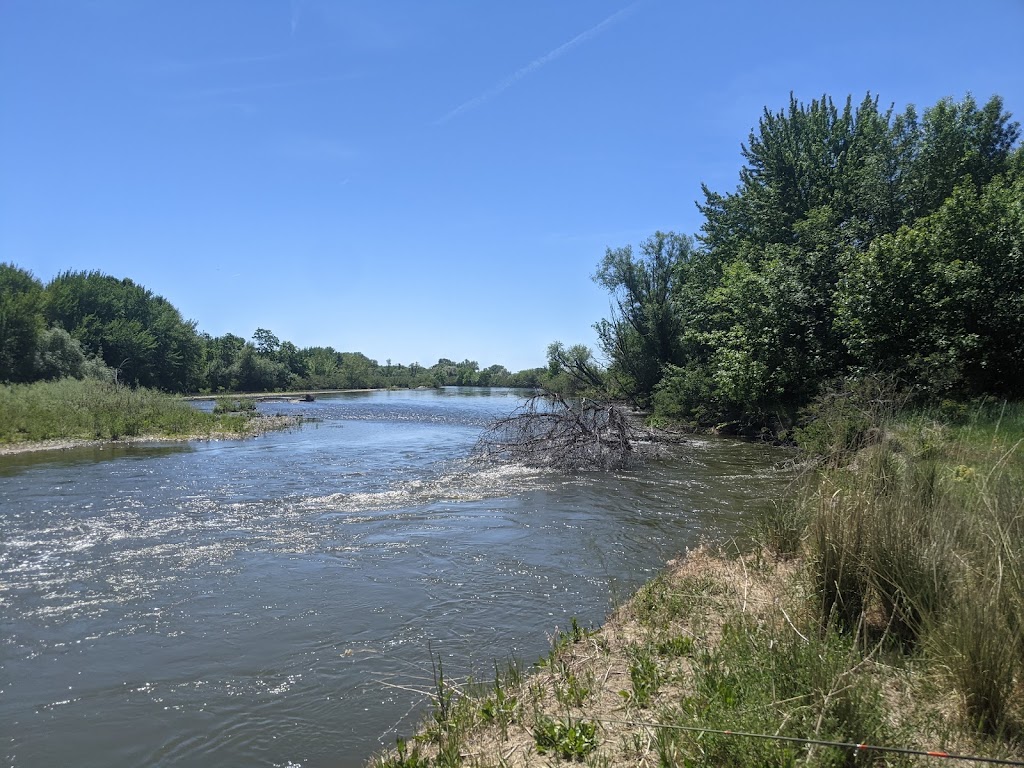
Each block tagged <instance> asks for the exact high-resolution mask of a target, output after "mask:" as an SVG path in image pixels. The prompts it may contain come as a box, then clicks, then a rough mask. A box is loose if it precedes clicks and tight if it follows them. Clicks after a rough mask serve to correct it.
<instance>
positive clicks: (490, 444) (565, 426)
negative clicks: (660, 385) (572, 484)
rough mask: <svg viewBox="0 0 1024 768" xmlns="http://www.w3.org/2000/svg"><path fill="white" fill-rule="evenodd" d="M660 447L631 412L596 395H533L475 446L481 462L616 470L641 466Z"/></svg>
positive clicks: (476, 455) (499, 420)
mask: <svg viewBox="0 0 1024 768" xmlns="http://www.w3.org/2000/svg"><path fill="white" fill-rule="evenodd" d="M656 451H657V448H656V446H655V443H654V441H653V434H652V432H651V431H650V430H648V429H646V428H645V427H643V426H642V425H641V424H639V423H638V420H637V419H636V417H635V416H634V415H633V414H631V413H630V412H629V411H628V410H626V409H625V408H623V407H622V406H620V405H617V404H615V403H610V402H607V401H602V400H594V399H593V398H566V397H563V396H562V395H558V394H554V393H550V392H546V393H543V394H538V395H534V396H533V397H531V398H529V399H528V400H527V401H526V402H525V403H524V404H523V405H522V406H520V407H519V408H517V409H516V410H515V411H513V412H512V413H511V414H509V415H508V416H505V417H504V418H501V419H498V420H496V421H495V422H494V423H492V424H491V426H490V427H489V429H488V430H487V431H486V432H485V433H484V434H483V436H482V437H481V438H480V440H479V442H478V443H477V445H476V449H475V450H474V457H475V458H476V459H477V460H480V461H507V462H514V463H517V464H525V465H527V466H533V467H553V468H556V469H562V470H606V471H607V470H614V469H626V468H629V467H633V466H636V465H637V464H640V463H642V462H643V461H644V459H646V458H647V457H649V456H650V455H651V454H653V453H655V452H656Z"/></svg>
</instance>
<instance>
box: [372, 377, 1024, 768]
mask: <svg viewBox="0 0 1024 768" xmlns="http://www.w3.org/2000/svg"><path fill="white" fill-rule="evenodd" d="M859 397H860V396H859V395H857V394H856V393H849V394H848V395H847V396H844V397H843V398H841V399H840V400H838V401H837V402H836V403H833V404H831V405H830V406H829V407H828V408H827V409H823V410H822V411H821V412H819V414H818V418H817V419H816V420H815V421H813V422H812V423H811V424H809V425H808V426H807V427H805V429H804V432H803V434H801V435H799V436H798V439H800V440H802V441H803V442H804V444H805V445H808V446H809V445H813V446H815V450H814V453H815V455H816V456H818V462H817V464H816V466H815V467H810V468H809V471H808V472H807V473H806V474H805V475H804V476H803V478H802V481H801V482H798V483H795V484H794V487H793V489H792V491H791V493H790V494H788V495H787V496H786V498H784V499H780V500H779V502H778V503H777V504H776V505H775V507H774V508H773V509H772V510H771V511H769V512H767V513H765V514H764V515H762V516H760V517H759V519H758V520H757V521H756V526H755V530H756V534H755V538H756V548H755V549H754V551H753V552H752V553H751V554H744V555H743V556H739V555H737V554H736V553H735V552H733V553H731V554H724V553H722V552H719V551H715V550H711V549H708V548H703V549H699V550H696V551H694V552H692V553H690V554H689V555H688V556H687V557H686V558H685V559H683V560H682V561H681V562H677V563H670V564H669V567H668V569H667V570H666V571H665V572H664V573H662V574H661V575H660V576H658V577H657V578H656V579H654V580H653V581H652V582H650V583H649V584H647V585H646V586H645V587H643V588H642V589H641V590H640V591H639V592H638V593H637V594H636V595H635V596H634V597H633V598H632V599H631V600H629V601H628V602H627V603H625V604H624V605H623V606H622V607H621V608H620V609H619V610H618V611H616V612H615V613H614V614H613V615H612V616H610V617H609V619H608V621H607V622H606V623H605V624H604V626H602V627H601V628H599V629H597V630H595V631H587V630H584V629H582V628H580V627H578V626H576V625H575V624H573V625H572V626H570V627H567V628H563V630H562V632H561V633H560V634H558V635H557V636H556V637H554V638H552V639H551V650H550V652H549V654H548V655H547V656H546V657H544V658H542V659H541V660H540V661H539V662H538V663H537V664H536V665H535V666H534V667H533V668H532V669H531V670H529V672H526V671H523V670H521V669H519V668H514V667H507V666H506V668H504V669H500V668H499V669H496V670H495V675H494V680H493V682H491V683H483V684H480V683H477V684H473V683H463V684H454V683H452V682H451V681H450V680H447V679H445V678H444V677H443V674H441V671H442V670H440V668H438V669H437V670H435V680H434V686H433V690H431V691H429V692H425V695H427V696H428V697H429V699H430V702H431V709H430V711H429V712H428V714H427V717H426V718H425V719H424V722H423V724H422V725H421V727H420V728H419V730H418V733H417V734H416V735H415V737H414V738H413V739H411V740H409V741H408V742H405V743H401V742H400V743H399V744H398V745H397V748H396V749H393V750H391V751H389V752H387V753H383V754H381V755H379V756H377V757H376V758H375V759H374V761H373V764H374V765H376V766H378V767H379V768H399V767H401V766H406V767H409V766H427V765H431V766H433V765H438V766H454V765H467V766H492V765H493V766H499V765H500V766H509V767H511V766H530V765H536V764H538V761H540V762H544V761H546V760H550V761H552V762H554V761H557V760H558V759H565V760H578V761H582V762H585V763H586V764H587V765H594V766H606V767H614V766H637V765H651V766H654V765H662V766H675V765H687V766H718V765H730V766H750V768H754V766H762V765H792V764H796V763H800V764H802V765H814V766H825V765H829V766H831V765H842V764H852V762H853V761H856V760H859V759H860V756H861V755H862V754H863V753H864V752H866V751H871V752H872V758H871V759H873V760H878V761H885V764H901V765H906V764H918V763H915V762H913V760H915V759H918V758H914V757H912V756H911V754H910V753H908V750H909V751H910V752H911V753H912V752H916V753H917V754H918V756H919V758H920V759H926V758H925V753H926V752H929V751H933V752H941V753H949V754H953V755H974V756H983V757H987V758H997V759H1002V760H1009V761H1018V762H1011V764H1022V765H1024V455H1022V449H1021V447H1022V445H1024V407H1022V406H1020V405H1012V404H1011V405H1006V404H998V403H995V404H992V403H989V404H981V405H978V406H977V407H975V408H973V409H971V408H967V407H963V408H952V407H950V406H945V407H944V408H943V409H942V411H941V412H936V413H919V412H918V413H899V414H895V413H892V412H891V408H890V406H889V405H885V404H884V403H885V401H883V400H880V399H878V398H875V397H873V396H865V397H864V398H863V399H859ZM824 742H830V743H824ZM839 743H842V744H848V745H850V746H845V747H844V746H837V744H839ZM865 744H866V745H870V747H872V749H871V750H868V749H867V748H865V747H860V746H858V745H865ZM874 747H879V748H882V747H895V748H898V749H899V750H902V752H895V751H888V752H887V751H885V750H883V749H877V750H875V749H874ZM953 762H954V763H955V764H964V765H966V764H967V763H966V762H963V763H959V762H958V761H953ZM920 764H924V763H920Z"/></svg>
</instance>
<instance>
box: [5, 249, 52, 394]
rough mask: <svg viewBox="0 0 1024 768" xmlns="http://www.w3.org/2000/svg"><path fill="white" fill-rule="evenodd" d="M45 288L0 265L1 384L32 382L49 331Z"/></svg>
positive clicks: (23, 273)
mask: <svg viewBox="0 0 1024 768" xmlns="http://www.w3.org/2000/svg"><path fill="white" fill-rule="evenodd" d="M42 296H43V286H42V283H40V282H39V281H38V280H36V279H35V277H33V276H32V274H31V273H30V272H27V271H25V270H23V269H19V268H18V267H16V266H14V265H13V264H6V263H0V382H4V381H10V382H26V381H32V380H33V379H34V378H35V376H36V372H35V361H36V350H37V347H38V344H39V337H40V335H41V334H42V333H44V328H45V327H46V325H45V321H44V318H43V313H42Z"/></svg>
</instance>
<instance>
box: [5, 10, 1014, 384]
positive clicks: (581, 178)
mask: <svg viewBox="0 0 1024 768" xmlns="http://www.w3.org/2000/svg"><path fill="white" fill-rule="evenodd" d="M1022 41H1024V0H978V1H977V2H973V3H969V4H965V3H963V2H952V1H951V0H938V2H935V1H934V0H933V1H931V2H919V1H918V0H910V1H907V2H892V0H889V1H888V2H884V3H882V2H873V1H871V2H861V3H832V2H822V0H818V1H817V2H799V3H764V2H721V1H720V2H708V3H684V2H681V0H680V1H678V2H677V1H675V0H637V2H632V3H629V2H622V1H621V0H620V1H616V2H611V1H609V0H588V2H553V1H552V0H546V1H544V2H540V1H535V0H520V1H519V2H504V3H487V2H479V1H477V0H472V1H471V0H459V1H455V0H437V1H436V2H428V1H427V0H414V1H400V0H394V1H389V2H384V1H378V0H372V1H370V0H367V1H366V2H348V1H343V0H336V1H335V0H222V1H216V0H175V1H174V2H156V1H155V0H78V1H77V2H74V1H73V0H0V261H6V262H13V263H15V264H17V265H18V266H20V267H23V268H25V269H29V270H31V271H32V272H33V273H34V274H35V275H36V276H37V277H39V278H40V279H43V280H48V279H50V278H51V277H53V275H55V274H56V273H58V272H60V271H63V270H68V269H70V270H82V269H98V270H100V271H102V272H105V273H108V274H112V275H115V276H117V277H130V278H132V279H133V280H135V281H136V282H138V283H141V284H142V285H144V286H146V287H147V288H148V289H150V290H152V291H153V292H154V293H157V294H160V295H162V296H165V297H166V298H167V299H169V300H170V301H171V302H172V303H174V304H175V306H177V307H178V308H179V309H180V310H181V311H182V314H183V315H184V316H185V317H186V318H190V319H193V320H195V321H196V322H197V324H198V327H199V329H200V330H202V331H206V332H208V333H211V334H213V335H220V334H223V333H227V332H231V333H235V334H238V335H241V336H245V337H249V336H251V334H252V333H253V331H254V330H255V329H256V328H257V327H265V328H269V329H271V330H272V331H274V332H275V333H276V334H277V335H278V336H279V337H280V338H282V339H288V340H291V341H294V342H295V343H296V344H298V345H299V346H309V345H331V346H334V347H335V348H336V349H339V350H344V351H362V352H365V353H366V354H368V355H369V356H370V357H373V358H375V359H378V360H379V361H381V362H383V361H384V360H385V359H387V358H391V359H392V360H394V361H395V362H403V363H410V362H413V361H416V362H419V363H421V364H425V365H430V364H432V363H434V362H436V360H437V359H438V358H439V357H441V356H445V357H451V358H455V359H457V360H462V359H464V358H469V359H474V360H477V361H478V362H479V363H480V364H481V366H486V365H490V364H493V363H501V364H503V365H506V366H508V367H509V368H511V369H513V370H517V369H521V368H525V367H532V366H536V365H542V364H543V363H544V352H545V348H546V346H547V344H548V343H549V342H551V341H553V340H556V339H557V340H561V341H563V342H565V343H576V342H583V343H588V344H592V343H593V342H594V340H595V339H594V333H593V330H592V328H591V325H592V323H593V322H594V321H595V320H597V319H599V318H600V317H602V316H604V315H605V314H607V311H608V300H607V297H606V296H605V295H604V294H603V292H602V291H601V289H600V288H599V287H598V286H597V285H595V284H594V283H593V282H592V281H591V280H590V275H591V274H593V272H594V270H595V267H596V265H597V263H598V261H599V260H600V259H601V257H602V255H603V254H604V250H605V248H607V247H618V246H622V245H627V244H633V245H636V244H637V243H639V242H640V241H641V240H643V239H644V238H645V237H646V236H648V235H649V234H650V233H652V232H653V231H654V230H656V229H662V230H676V231H680V232H685V233H691V234H692V233H694V232H696V231H697V230H698V228H699V226H700V217H699V214H698V212H697V210H696V208H695V205H694V201H696V200H697V199H698V198H699V196H700V184H701V182H705V183H707V184H708V185H709V186H710V187H711V188H712V189H715V190H718V191H729V190H732V189H733V188H734V187H735V185H736V181H737V176H738V171H739V167H740V162H741V158H740V142H741V141H744V140H745V139H746V137H747V135H748V133H749V132H750V130H751V128H752V127H754V126H755V125H756V123H757V119H758V117H759V115H760V114H761V111H762V109H763V108H764V107H765V106H768V107H769V108H771V109H772V110H776V109H779V108H782V107H783V106H784V105H785V104H786V103H787V100H788V97H789V92H790V91H793V92H794V93H795V94H796V96H797V97H798V98H800V99H802V100H805V101H809V100H810V99H812V98H815V97H818V96H820V95H821V94H823V93H827V94H829V95H831V96H832V97H833V98H834V99H836V100H837V101H842V100H844V99H845V97H846V96H847V95H848V94H853V95H854V98H855V100H859V99H860V98H862V97H863V95H864V94H865V93H866V92H867V91H871V92H872V93H873V94H877V95H878V96H879V97H880V99H881V101H882V103H883V104H886V105H888V104H889V103H894V104H895V105H896V107H897V108H898V109H902V108H903V107H904V106H905V105H907V104H915V105H917V106H918V107H919V108H920V109H923V108H924V107H927V106H930V105H931V104H933V103H935V101H937V100H938V99H940V98H942V97H943V96H953V97H954V98H957V99H959V98H961V97H962V96H963V95H964V94H965V93H967V92H971V93H973V94H974V95H975V97H976V98H977V99H978V100H979V101H983V100H985V99H987V98H988V97H989V96H991V95H993V94H999V95H1001V96H1002V97H1003V98H1004V100H1005V103H1006V107H1007V108H1008V109H1009V110H1010V111H1011V112H1013V113H1014V114H1015V116H1017V118H1018V119H1021V118H1024V42H1022Z"/></svg>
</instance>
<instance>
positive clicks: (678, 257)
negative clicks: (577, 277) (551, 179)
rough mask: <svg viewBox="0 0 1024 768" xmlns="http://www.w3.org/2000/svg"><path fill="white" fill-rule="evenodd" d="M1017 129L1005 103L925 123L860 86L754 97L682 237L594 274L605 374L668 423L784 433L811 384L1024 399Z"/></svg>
mask: <svg viewBox="0 0 1024 768" xmlns="http://www.w3.org/2000/svg"><path fill="white" fill-rule="evenodd" d="M1019 137H1020V130H1019V126H1018V124H1017V123H1014V122H1012V121H1011V120H1010V117H1009V115H1008V114H1006V113H1005V112H1004V111H1003V108H1002V101H1001V100H1000V99H999V98H998V97H994V98H992V99H990V100H989V101H988V102H987V103H985V104H984V105H981V106H979V105H978V104H977V103H976V102H975V101H974V99H973V98H971V97H970V96H968V97H966V98H965V99H963V100H962V101H961V102H953V101H950V100H943V101H941V102H939V103H938V104H937V105H935V106H934V107H932V108H930V109H928V110H926V111H925V112H924V115H923V116H922V117H919V116H918V114H917V112H916V111H915V110H914V108H913V107H908V108H907V109H906V110H904V111H903V112H902V113H899V114H897V113H895V112H894V110H892V109H889V110H881V109H879V106H878V100H877V98H875V97H872V96H871V95H870V94H869V95H868V96H866V97H865V98H864V99H863V100H862V101H861V102H860V103H859V104H854V103H853V101H852V99H847V100H846V103H845V105H844V106H842V107H841V108H840V107H837V105H835V104H834V103H833V102H832V100H831V99H830V98H828V97H827V96H823V97H822V98H821V99H815V100H812V101H811V102H810V104H804V103H801V102H799V101H798V100H797V99H796V98H795V97H793V96H791V97H790V102H789V105H788V107H787V108H786V109H785V110H781V111H779V112H771V111H770V110H768V109H766V110H765V111H764V114H763V115H762V117H761V119H760V121H759V123H758V126H757V128H756V129H755V130H754V131H752V132H751V134H750V136H749V138H748V141H747V142H746V144H745V145H744V146H743V150H742V153H743V158H744V161H745V162H744V166H743V167H742V168H741V170H740V174H739V180H740V183H739V186H738V187H737V189H736V191H735V192H733V193H730V194H724V195H723V194H719V193H716V192H712V191H711V190H709V189H707V188H705V189H704V202H703V204H702V205H701V206H700V208H701V211H702V213H703V214H704V223H703V225H702V227H701V235H700V239H699V243H700V247H699V248H694V247H693V246H692V245H691V244H690V243H689V241H688V240H686V239H685V238H681V237H679V236H677V235H673V234H668V235H665V234H662V233H656V234H655V235H654V236H653V237H652V238H651V239H650V240H648V241H647V242H645V243H644V244H643V245H642V246H641V251H642V256H641V257H640V258H634V256H633V253H632V251H631V250H630V249H629V248H628V247H626V248H620V249H617V250H612V249H609V250H608V251H607V253H606V255H605V258H604V259H603V260H602V262H601V264H600V265H599V268H598V273H597V276H596V279H597V281H598V282H599V283H600V284H601V285H602V286H604V287H605V288H606V289H607V290H608V291H609V293H610V294H611V295H612V299H613V313H612V316H611V317H610V318H609V319H606V320H603V321H601V322H599V323H598V324H597V326H596V327H597V330H598V335H599V338H600V341H601V346H602V350H603V352H604V353H605V355H606V356H607V358H608V359H609V360H610V361H611V365H610V368H609V372H608V374H609V375H608V386H609V387H610V388H612V389H618V390H620V391H621V392H622V393H623V394H626V395H628V396H629V397H631V398H633V399H635V400H637V401H638V402H641V403H644V404H648V403H650V404H652V405H653V407H654V411H655V413H656V414H657V415H658V416H660V417H663V418H669V419H674V420H678V421H683V422H690V423H693V424H697V425H707V426H712V425H715V426H720V427H727V428H729V429H732V430H734V431H743V432H747V433H756V432H757V431H758V429H759V428H763V427H768V428H770V429H771V430H772V431H774V432H776V433H778V432H781V431H784V430H788V429H790V427H791V426H792V423H793V422H794V417H795V415H796V413H797V411H798V410H799V409H800V408H801V407H803V406H804V405H806V404H807V403H808V402H810V401H811V400H812V399H813V398H814V397H815V395H816V394H817V393H818V392H819V390H820V388H821V386H822V384H823V382H827V381H830V380H833V379H836V378H841V377H845V376H849V375H856V376H864V375H873V374H898V375H899V376H900V377H901V378H903V379H905V380H906V381H907V382H908V383H909V384H910V385H912V386H913V387H914V388H915V390H916V391H917V392H919V393H922V394H924V395H926V396H928V397H931V398H938V399H941V398H943V397H947V398H962V397H965V396H974V395H979V394H995V395H998V396H1004V397H1005V396H1009V397H1019V396H1021V394H1022V393H1024V377H1022V376H1021V375H1020V360H1021V359H1022V358H1024V347H1022V345H1024V341H1022V340H1024V204H1022V202H1021V201H1022V200H1024V186H1022V178H1024V173H1022V170H1021V169H1022V167H1024V160H1022V152H1024V150H1022V149H1021V148H1020V147H1019V146H1017V141H1018V139H1019Z"/></svg>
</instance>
